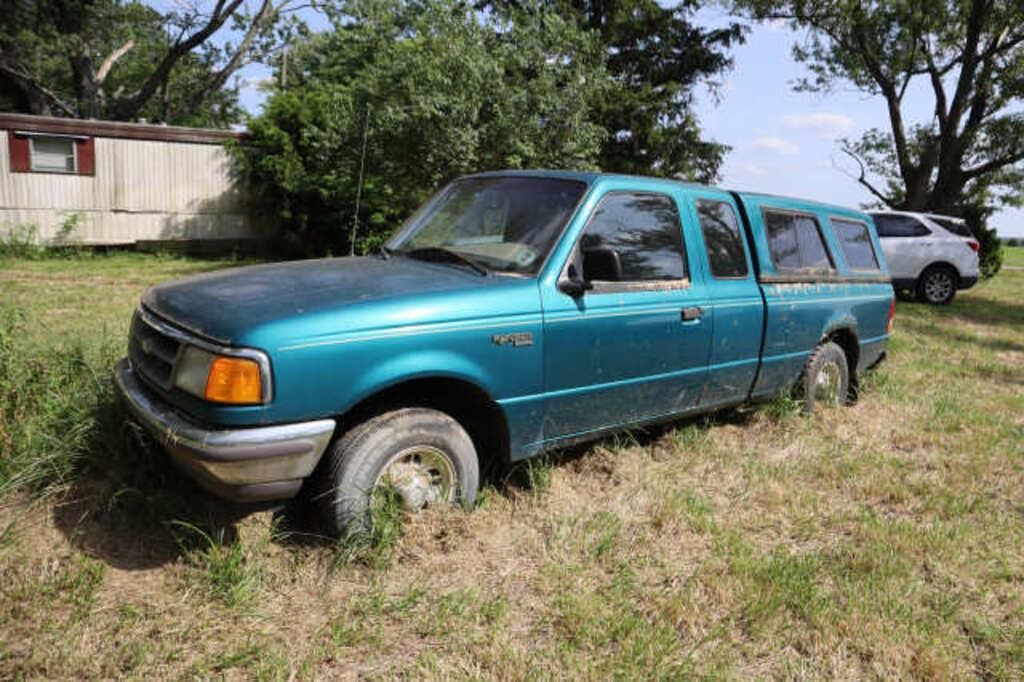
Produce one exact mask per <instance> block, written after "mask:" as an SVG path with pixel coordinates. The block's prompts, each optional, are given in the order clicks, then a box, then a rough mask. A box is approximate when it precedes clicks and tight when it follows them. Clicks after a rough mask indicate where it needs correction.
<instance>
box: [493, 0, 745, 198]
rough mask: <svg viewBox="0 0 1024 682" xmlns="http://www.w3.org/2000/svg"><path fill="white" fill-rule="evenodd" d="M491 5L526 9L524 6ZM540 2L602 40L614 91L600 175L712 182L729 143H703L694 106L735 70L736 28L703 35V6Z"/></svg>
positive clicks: (607, 107) (604, 115)
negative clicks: (700, 90) (703, 91)
mask: <svg viewBox="0 0 1024 682" xmlns="http://www.w3.org/2000/svg"><path fill="white" fill-rule="evenodd" d="M488 4H489V5H490V6H499V7H515V8H521V7H523V6H524V3H522V2H521V0H493V1H492V2H490V3H488ZM543 4H545V5H546V6H548V7H550V8H552V9H554V10H555V11H557V12H558V13H559V14H561V16H563V17H565V18H567V19H569V20H572V21H574V22H575V23H577V24H578V25H579V26H580V27H581V28H583V29H585V30H588V31H592V32H594V33H596V34H597V35H598V36H599V37H600V41H601V45H602V46H603V48H604V50H605V53H606V55H607V68H608V72H609V74H610V75H611V78H612V85H613V86H614V87H613V88H611V89H610V90H609V92H608V94H607V96H606V97H605V98H603V99H602V101H601V102H600V104H599V106H598V109H597V112H596V118H595V120H596V121H597V123H599V124H600V125H601V126H602V127H603V128H604V129H605V130H607V131H608V133H609V134H608V137H607V138H606V139H605V140H604V142H603V143H602V145H601V153H600V156H599V157H598V164H599V165H600V166H601V168H602V170H605V171H611V172H621V173H635V174H642V175H658V176H665V177H680V178H685V179H689V180H697V181H701V182H712V181H713V180H714V179H715V177H716V175H717V174H718V168H719V166H720V165H721V162H722V157H723V156H724V154H725V152H726V151H727V150H728V147H726V146H725V145H721V144H717V143H714V142H711V141H708V140H705V139H703V137H702V131H701V129H700V126H699V124H698V121H697V119H696V117H695V116H694V114H693V111H692V109H691V106H692V104H693V92H694V89H695V88H696V87H697V86H698V85H699V84H701V83H707V84H708V85H710V86H711V87H714V79H715V78H716V77H717V76H719V75H721V74H722V73H723V72H725V71H726V70H728V69H729V68H731V66H732V59H731V58H730V57H729V56H728V50H729V48H731V47H732V46H733V45H734V44H736V43H740V42H742V40H743V35H744V29H743V28H742V27H741V26H740V24H738V23H735V22H732V23H729V24H728V25H727V26H725V27H723V28H717V29H710V30H708V29H704V28H701V27H699V26H697V25H695V24H694V23H693V21H692V15H693V13H694V11H695V10H696V9H697V8H699V7H700V5H701V3H699V2H697V1H696V0H683V1H682V2H678V3H673V4H672V5H671V6H666V4H662V3H658V2H657V1H656V0H546V1H545V2H544V3H543Z"/></svg>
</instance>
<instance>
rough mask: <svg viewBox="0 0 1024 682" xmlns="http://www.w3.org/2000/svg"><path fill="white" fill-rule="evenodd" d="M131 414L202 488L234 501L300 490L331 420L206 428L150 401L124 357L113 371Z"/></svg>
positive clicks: (325, 441) (316, 459)
mask: <svg viewBox="0 0 1024 682" xmlns="http://www.w3.org/2000/svg"><path fill="white" fill-rule="evenodd" d="M114 380H115V382H116V384H117V388H118V391H119V392H120V394H121V396H122V398H123V399H124V401H125V403H126V404H127V406H128V409H129V410H130V411H131V413H132V415H133V416H134V417H135V418H136V419H137V420H138V421H139V422H140V423H141V424H142V426H143V427H145V429H146V430H147V431H149V433H150V434H152V435H153V436H154V437H155V438H156V440H157V441H158V442H159V443H160V445H161V446H163V448H164V449H165V450H167V452H168V454H170V455H171V457H172V458H173V459H174V461H175V462H176V463H177V464H178V465H179V466H180V467H181V468H183V469H184V470H185V471H186V472H187V473H188V474H189V475H191V476H192V477H193V478H195V479H196V480H197V481H199V483H200V484H202V485H203V487H205V488H207V489H208V490H210V491H211V492H213V493H214V494H216V495H219V496H221V497H225V498H227V499H230V500H235V501H239V502H261V501H266V500H285V499H288V498H291V497H294V496H295V494H296V493H298V492H299V489H300V488H301V487H302V482H303V480H304V479H305V478H307V477H308V476H309V475H310V474H311V473H313V469H314V468H315V467H316V465H317V462H319V461H320V456H321V455H322V454H323V453H324V450H326V449H327V445H328V443H330V441H331V436H332V435H333V434H334V427H335V422H334V420H333V419H320V420H317V421H311V422H301V423H297V424H282V425H278V426H261V427H253V428H237V429H216V430H211V429H207V428H203V427H201V426H199V425H197V424H194V423H192V422H190V421H188V420H187V419H185V418H184V417H182V416H180V415H179V414H178V413H177V412H175V411H174V409H173V408H172V407H171V406H169V405H167V404H166V403H164V402H163V401H161V400H159V399H157V398H155V397H153V396H152V395H151V392H150V391H149V389H147V388H146V386H145V385H144V384H143V383H142V382H141V381H140V380H139V378H138V376H136V374H135V372H134V371H133V370H132V367H131V363H129V362H128V360H127V359H124V360H121V362H119V363H118V364H117V367H116V368H115V370H114Z"/></svg>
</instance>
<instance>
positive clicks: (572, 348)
mask: <svg viewBox="0 0 1024 682" xmlns="http://www.w3.org/2000/svg"><path fill="white" fill-rule="evenodd" d="M635 185H636V183H635V181H634V182H633V187H635ZM657 187H658V191H635V190H633V189H627V188H626V187H625V186H624V188H623V189H611V188H610V189H609V191H607V192H606V193H605V194H603V196H601V197H600V198H599V200H598V202H597V203H596V205H595V207H594V209H593V210H592V212H591V214H590V216H589V217H588V219H587V221H586V224H585V227H584V228H583V231H582V233H581V235H580V237H579V239H578V240H577V241H576V244H575V247H574V248H573V251H572V254H571V255H570V257H569V259H568V260H567V262H566V263H565V264H564V265H563V266H562V271H561V275H560V277H561V278H562V280H563V281H564V279H565V278H572V279H576V280H582V281H586V282H587V283H588V284H589V285H592V286H593V288H592V289H590V290H588V291H585V292H583V293H582V294H581V295H577V296H575V297H574V296H572V295H569V294H567V293H564V292H563V291H562V290H560V289H559V288H558V287H557V285H556V284H554V283H552V284H551V285H545V286H544V287H542V291H541V297H542V301H543V305H544V351H545V357H544V362H545V392H546V407H545V421H544V429H543V430H544V440H545V442H546V443H550V442H552V441H558V440H563V439H567V438H572V437H576V436H583V435H585V434H587V433H590V432H594V431H599V430H602V429H605V428H611V427H616V426H623V425H628V424H630V423H634V422H639V421H644V420H648V419H655V418H657V417H660V416H665V415H671V414H676V413H680V412H685V411H687V410H688V409H691V408H694V407H695V406H696V405H697V404H698V403H699V401H700V397H701V391H702V389H703V387H704V381H705V378H706V376H707V361H708V351H709V347H710V343H711V325H710V319H709V318H708V317H707V309H708V305H709V303H710V301H709V298H708V295H707V290H706V288H705V283H704V277H703V272H702V271H701V270H695V269H694V267H693V263H694V259H693V258H692V257H691V254H690V251H691V249H690V248H688V247H689V244H688V243H687V241H689V240H687V239H684V231H683V230H682V224H681V221H680V210H679V207H680V203H679V200H680V198H681V197H680V196H679V194H678V193H677V192H676V191H675V190H671V189H668V190H666V189H664V187H665V186H664V185H663V184H658V185H657Z"/></svg>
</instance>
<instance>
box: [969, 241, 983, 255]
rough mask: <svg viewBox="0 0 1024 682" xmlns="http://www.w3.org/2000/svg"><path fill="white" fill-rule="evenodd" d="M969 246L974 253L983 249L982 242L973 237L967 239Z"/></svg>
mask: <svg viewBox="0 0 1024 682" xmlns="http://www.w3.org/2000/svg"><path fill="white" fill-rule="evenodd" d="M967 246H969V247H971V251H973V252H974V253H978V251H980V250H981V244H979V243H978V242H976V241H974V240H973V239H968V240H967Z"/></svg>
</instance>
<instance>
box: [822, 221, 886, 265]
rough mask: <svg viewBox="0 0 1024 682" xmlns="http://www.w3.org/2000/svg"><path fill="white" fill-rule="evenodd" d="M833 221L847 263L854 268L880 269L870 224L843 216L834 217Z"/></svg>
mask: <svg viewBox="0 0 1024 682" xmlns="http://www.w3.org/2000/svg"><path fill="white" fill-rule="evenodd" d="M831 222H832V231H833V232H835V234H836V237H838V238H839V248H841V249H842V250H843V258H845V259H846V264H847V265H848V266H849V267H850V268H851V269H852V270H878V258H877V257H875V248H874V246H872V244H871V235H870V234H868V226H867V225H865V224H864V223H861V222H858V221H856V220H843V219H841V218H832V221H831Z"/></svg>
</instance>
